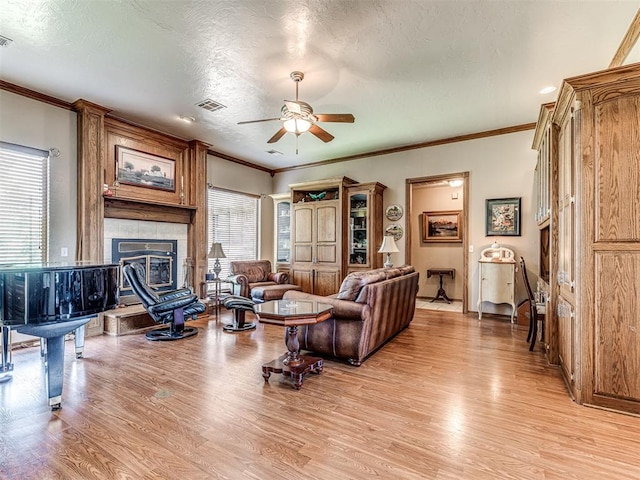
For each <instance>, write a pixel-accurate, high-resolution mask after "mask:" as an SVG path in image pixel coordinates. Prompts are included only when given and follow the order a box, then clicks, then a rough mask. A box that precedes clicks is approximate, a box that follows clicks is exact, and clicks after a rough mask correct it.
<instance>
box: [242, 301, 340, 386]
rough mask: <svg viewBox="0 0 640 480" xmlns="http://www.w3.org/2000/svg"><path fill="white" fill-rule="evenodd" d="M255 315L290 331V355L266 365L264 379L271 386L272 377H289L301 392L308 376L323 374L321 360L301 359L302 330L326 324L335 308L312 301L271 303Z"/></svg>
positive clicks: (261, 305)
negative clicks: (300, 335) (318, 324)
mask: <svg viewBox="0 0 640 480" xmlns="http://www.w3.org/2000/svg"><path fill="white" fill-rule="evenodd" d="M254 311H255V314H256V316H257V317H258V320H259V321H260V323H266V324H269V325H279V326H282V327H286V331H285V336H284V343H285V344H286V345H287V353H285V354H284V355H282V356H281V357H279V358H277V359H275V360H273V361H271V362H269V363H265V364H264V365H262V376H263V377H264V381H265V382H268V381H269V377H270V376H271V373H281V374H283V375H288V376H289V377H290V378H291V380H292V381H293V388H295V389H296V390H299V389H300V387H302V380H303V377H304V375H305V374H306V373H308V372H312V373H318V374H319V373H322V369H323V361H322V358H319V357H311V356H308V355H300V342H299V341H298V326H299V325H311V324H314V323H320V322H324V321H325V320H327V319H329V318H331V317H332V315H333V307H332V306H331V305H329V304H327V303H320V302H316V301H311V300H295V301H292V300H271V301H269V302H264V303H258V304H256V306H255V307H254Z"/></svg>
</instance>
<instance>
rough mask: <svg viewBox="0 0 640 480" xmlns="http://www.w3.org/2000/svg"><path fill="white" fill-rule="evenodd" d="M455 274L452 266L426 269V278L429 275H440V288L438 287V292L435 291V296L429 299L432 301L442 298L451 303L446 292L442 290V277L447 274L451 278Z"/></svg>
mask: <svg viewBox="0 0 640 480" xmlns="http://www.w3.org/2000/svg"><path fill="white" fill-rule="evenodd" d="M455 274H456V271H455V269H454V268H430V269H428V270H427V278H429V277H431V275H440V288H438V293H436V296H435V297H433V299H432V300H431V301H432V302H435V301H436V300H438V299H442V300H444V301H445V302H447V303H451V299H450V298H449V297H447V292H445V291H444V287H443V286H442V277H443V276H444V275H449V276H450V277H451V278H452V279H453V278H454V277H455Z"/></svg>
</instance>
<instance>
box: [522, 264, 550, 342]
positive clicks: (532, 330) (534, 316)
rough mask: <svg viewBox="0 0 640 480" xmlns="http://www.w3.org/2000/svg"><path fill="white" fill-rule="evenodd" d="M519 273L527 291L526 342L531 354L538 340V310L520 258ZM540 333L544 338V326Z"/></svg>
mask: <svg viewBox="0 0 640 480" xmlns="http://www.w3.org/2000/svg"><path fill="white" fill-rule="evenodd" d="M520 271H521V272H522V279H523V280H524V286H525V288H526V290H527V296H528V297H529V333H528V334H527V342H530V344H529V351H531V352H532V351H533V348H534V347H535V344H536V339H537V338H538V308H537V306H536V299H535V297H534V296H533V291H532V290H531V285H530V284H529V277H528V276H527V267H526V264H525V262H524V258H523V257H520ZM541 323H543V322H541ZM540 331H541V335H543V336H544V324H543V325H542V326H541V329H540Z"/></svg>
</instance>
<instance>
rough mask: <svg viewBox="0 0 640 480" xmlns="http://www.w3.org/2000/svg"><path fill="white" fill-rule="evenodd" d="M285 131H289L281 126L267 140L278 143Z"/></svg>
mask: <svg viewBox="0 0 640 480" xmlns="http://www.w3.org/2000/svg"><path fill="white" fill-rule="evenodd" d="M285 133H287V131H286V130H285V129H284V127H281V128H280V130H278V131H277V132H276V133H275V135H274V136H273V137H271V138H270V139H269V140H267V143H276V142H277V141H278V140H280V139H281V138H282V136H283V135H284V134H285Z"/></svg>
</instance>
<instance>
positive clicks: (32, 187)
mask: <svg viewBox="0 0 640 480" xmlns="http://www.w3.org/2000/svg"><path fill="white" fill-rule="evenodd" d="M48 187H49V152H47V151H44V150H38V149H35V148H30V147H23V146H21V145H15V144H11V143H6V142H0V263H10V264H22V263H40V262H46V261H47V235H48V220H49V191H48V190H49V188H48Z"/></svg>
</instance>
